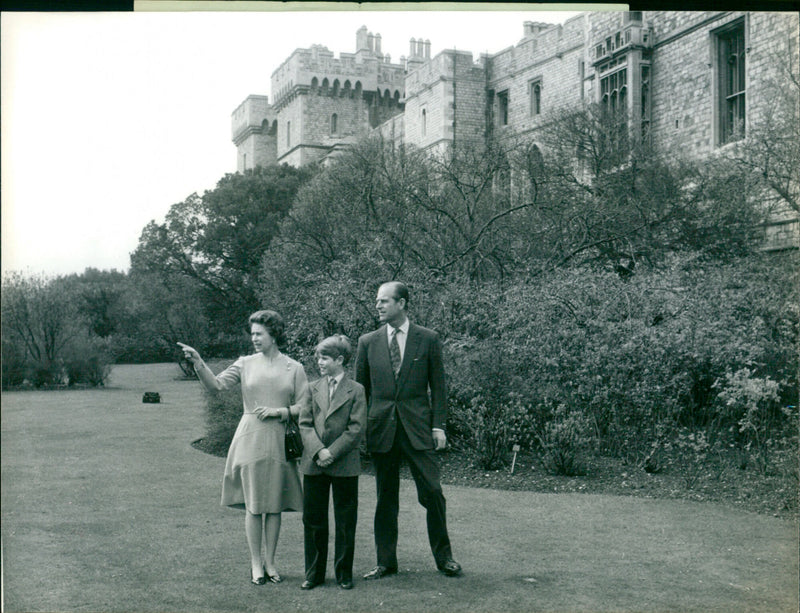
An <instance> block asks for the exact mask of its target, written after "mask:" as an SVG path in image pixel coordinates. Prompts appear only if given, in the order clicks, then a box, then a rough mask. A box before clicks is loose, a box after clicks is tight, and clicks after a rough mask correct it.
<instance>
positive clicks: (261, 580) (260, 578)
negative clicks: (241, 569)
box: [250, 568, 267, 585]
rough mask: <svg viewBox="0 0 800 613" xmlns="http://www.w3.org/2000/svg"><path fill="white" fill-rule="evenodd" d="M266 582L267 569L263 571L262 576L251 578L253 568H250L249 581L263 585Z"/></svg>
mask: <svg viewBox="0 0 800 613" xmlns="http://www.w3.org/2000/svg"><path fill="white" fill-rule="evenodd" d="M266 582H267V571H266V570H265V571H264V576H263V577H258V578H255V579H254V578H253V569H252V568H251V569H250V583H252V584H253V585H264V584H265V583H266Z"/></svg>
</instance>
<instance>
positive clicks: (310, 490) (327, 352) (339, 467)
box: [298, 334, 367, 590]
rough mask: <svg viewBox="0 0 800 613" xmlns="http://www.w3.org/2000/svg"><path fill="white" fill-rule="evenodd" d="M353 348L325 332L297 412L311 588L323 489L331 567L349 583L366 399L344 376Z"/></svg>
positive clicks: (321, 564) (321, 573)
mask: <svg viewBox="0 0 800 613" xmlns="http://www.w3.org/2000/svg"><path fill="white" fill-rule="evenodd" d="M352 354H353V349H352V346H351V345H350V341H348V340H347V337H346V336H344V335H342V334H337V335H334V336H329V337H328V338H326V339H325V340H323V341H322V342H321V343H320V344H319V345H317V347H316V349H315V355H316V359H317V366H318V367H319V371H320V374H321V375H322V376H321V377H320V378H319V379H318V380H317V381H316V382H314V383H313V384H311V386H310V388H311V403H310V405H306V406H305V408H303V410H302V411H301V412H300V419H299V421H298V424H299V426H300V434H301V435H302V437H303V458H302V459H301V461H300V472H302V473H303V526H304V531H303V532H304V538H305V559H306V560H305V562H306V580H305V581H304V582H303V584H302V585H301V586H300V587H301V588H302V589H304V590H311V589H314V588H315V587H316V586H318V585H321V584H322V583H324V582H325V564H326V562H327V559H328V492H329V491H330V490H331V489H333V515H334V520H335V524H336V537H335V540H334V572H335V575H336V583H338V584H339V587H341V588H342V589H344V590H349V589H352V588H353V554H354V551H355V539H356V512H357V509H358V475H359V473H360V472H361V457H360V455H359V443H360V442H361V437H362V436H363V433H364V422H365V420H366V415H367V402H366V397H365V395H364V388H363V387H362V386H361V385H360V384H359V383H356V382H355V381H353V380H352V379H350V378H348V377H347V375H346V373H345V372H344V367H345V365H346V364H347V363H348V362H349V361H350V357H351V356H352Z"/></svg>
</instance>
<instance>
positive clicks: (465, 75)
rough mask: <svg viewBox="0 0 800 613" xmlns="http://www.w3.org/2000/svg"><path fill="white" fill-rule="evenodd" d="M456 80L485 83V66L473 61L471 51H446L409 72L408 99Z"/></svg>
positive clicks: (406, 83)
mask: <svg viewBox="0 0 800 613" xmlns="http://www.w3.org/2000/svg"><path fill="white" fill-rule="evenodd" d="M454 79H465V80H470V81H472V80H476V79H477V80H478V81H480V82H481V83H483V82H484V81H485V77H484V72H483V66H482V65H481V64H480V63H474V62H473V61H472V53H471V52H470V51H455V50H453V49H446V50H444V51H442V52H440V53H438V54H437V55H436V57H434V58H433V59H431V60H428V61H426V62H425V63H423V64H420V65H419V66H418V67H417V68H416V69H415V70H414V71H413V72H409V73H408V75H407V76H406V79H405V86H406V98H411V97H412V96H415V95H417V94H418V93H419V92H420V91H421V90H424V89H426V88H430V87H432V86H433V85H434V84H436V83H438V82H439V81H453V80H454Z"/></svg>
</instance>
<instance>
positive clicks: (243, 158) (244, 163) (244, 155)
mask: <svg viewBox="0 0 800 613" xmlns="http://www.w3.org/2000/svg"><path fill="white" fill-rule="evenodd" d="M242 170H247V154H246V153H243V154H242Z"/></svg>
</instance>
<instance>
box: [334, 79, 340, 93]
mask: <svg viewBox="0 0 800 613" xmlns="http://www.w3.org/2000/svg"><path fill="white" fill-rule="evenodd" d="M333 95H334V96H338V95H339V79H336V80H335V81H334V82H333Z"/></svg>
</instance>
